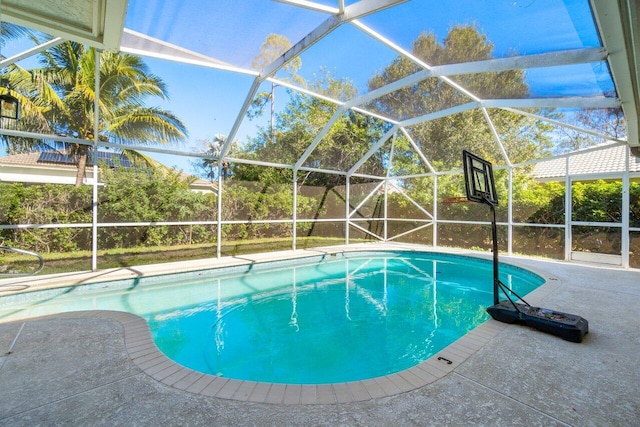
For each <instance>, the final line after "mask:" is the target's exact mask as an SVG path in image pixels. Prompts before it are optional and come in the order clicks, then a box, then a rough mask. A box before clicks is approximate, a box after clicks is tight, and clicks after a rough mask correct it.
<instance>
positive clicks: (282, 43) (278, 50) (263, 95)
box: [247, 33, 304, 143]
mask: <svg viewBox="0 0 640 427" xmlns="http://www.w3.org/2000/svg"><path fill="white" fill-rule="evenodd" d="M290 48H291V42H290V41H289V39H288V38H286V37H285V36H283V35H281V34H273V33H272V34H269V35H268V36H267V38H266V39H265V41H264V43H262V46H260V53H259V54H258V55H256V56H255V57H254V58H253V61H252V62H251V67H252V68H254V69H256V70H262V69H264V68H265V67H266V66H267V65H269V64H271V63H272V62H273V61H275V60H276V59H278V58H279V57H280V56H282V55H283V54H284V53H285V52H286V51H288V50H289V49H290ZM301 66H302V60H301V59H300V58H299V57H296V58H295V59H293V60H291V61H290V62H289V63H287V65H285V67H284V68H285V70H287V71H288V72H289V77H288V78H287V79H288V80H291V81H292V82H294V83H298V84H304V80H303V79H302V78H301V77H300V76H298V75H297V74H296V72H297V71H298V70H299V69H300V67H301ZM275 89H276V85H275V83H271V92H259V93H258V94H256V97H255V99H254V100H253V102H252V103H251V109H250V110H249V111H248V113H247V115H248V117H249V118H250V119H252V118H254V117H258V116H260V115H262V112H263V110H264V107H265V105H266V104H267V102H269V104H270V106H271V111H270V113H271V116H270V119H271V121H270V124H271V129H270V131H271V135H270V136H271V142H272V143H274V142H275V96H276V94H275Z"/></svg>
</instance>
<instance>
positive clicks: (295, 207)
mask: <svg viewBox="0 0 640 427" xmlns="http://www.w3.org/2000/svg"><path fill="white" fill-rule="evenodd" d="M291 219H292V220H293V224H292V227H293V228H292V230H291V249H292V250H294V251H295V250H296V248H297V240H298V221H297V220H298V170H297V169H294V170H293V215H292V216H291Z"/></svg>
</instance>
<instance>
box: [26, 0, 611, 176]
mask: <svg viewBox="0 0 640 427" xmlns="http://www.w3.org/2000/svg"><path fill="white" fill-rule="evenodd" d="M324 3H325V4H330V3H331V2H328V1H327V2H324ZM350 3H352V2H347V4H350ZM489 4H490V7H489ZM326 18H327V15H326V14H323V13H318V12H313V11H309V10H306V9H301V8H296V7H293V6H290V5H286V4H283V3H279V2H274V1H269V0H242V1H237V0H211V1H209V0H207V1H204V0H181V1H175V0H130V1H129V9H128V14H127V19H126V24H125V25H126V27H127V28H130V29H132V30H135V31H139V32H142V33H144V34H148V35H150V36H152V37H156V38H159V39H162V40H164V41H167V42H169V43H173V44H176V45H179V46H181V47H184V48H187V49H191V50H194V51H196V52H199V53H203V54H206V55H209V56H212V57H214V58H216V59H220V60H223V61H226V62H229V63H232V64H233V65H237V66H240V67H245V68H248V67H250V65H251V60H252V58H253V57H254V56H255V55H256V54H257V53H258V52H259V49H260V45H261V44H262V42H263V41H264V40H265V38H266V36H267V35H268V34H269V33H272V32H273V33H278V34H283V35H285V36H287V37H288V38H289V39H290V40H291V41H292V42H294V43H295V42H296V41H297V40H300V39H301V38H302V37H304V36H305V35H306V34H308V33H309V32H310V31H312V30H313V29H314V28H316V27H317V26H318V25H320V24H321V23H322V22H323V21H324V20H325V19H326ZM361 22H363V23H364V24H365V25H367V26H369V27H371V28H372V29H374V30H376V31H378V32H379V33H380V34H382V35H383V36H384V37H386V38H388V39H390V40H392V41H393V42H394V43H396V44H398V45H400V46H401V47H402V48H404V49H406V50H408V51H410V50H411V44H412V42H413V41H414V40H415V39H416V38H417V37H418V35H419V34H420V33H421V32H432V33H434V34H436V35H437V37H438V38H439V39H440V40H442V39H444V37H445V36H446V35H447V33H448V31H449V30H450V29H451V27H453V26H455V25H459V24H466V25H468V24H472V25H476V26H477V27H478V28H479V30H480V31H481V32H482V33H484V34H486V36H487V38H488V39H489V40H490V41H491V43H493V44H494V47H495V50H494V54H495V56H497V57H504V56H507V55H510V54H513V53H514V52H517V53H520V54H535V53H541V52H546V51H549V50H563V49H573V48H581V47H591V46H598V45H599V40H598V37H597V34H596V32H595V28H594V26H593V21H592V17H591V14H590V11H589V7H588V0H492V1H490V2H489V1H480V0H450V1H429V2H427V1H424V0H413V1H409V2H406V3H404V4H401V5H399V6H397V7H394V8H391V9H387V10H384V11H382V12H379V13H376V14H373V15H369V16H367V17H365V18H363V19H362V20H361ZM395 57H396V53H395V52H394V51H393V50H391V49H389V48H387V47H384V46H383V45H381V44H379V43H377V42H376V41H374V40H373V39H372V38H371V37H369V36H367V35H365V34H363V33H362V32H360V31H359V30H357V29H356V28H355V27H353V26H351V25H343V26H341V27H339V28H338V29H336V30H335V31H334V32H333V33H331V34H329V35H328V36H327V37H326V38H325V39H323V40H321V41H320V42H319V43H317V44H316V45H314V46H312V48H310V49H309V50H308V51H306V52H304V53H303V55H302V56H301V58H302V63H303V67H302V69H301V70H300V71H299V73H300V75H302V76H303V77H304V78H305V79H307V80H308V81H312V80H313V79H314V75H317V74H319V73H320V69H321V68H325V69H327V70H329V71H330V72H331V73H332V74H333V75H334V76H335V77H344V78H348V79H349V80H351V81H352V82H353V83H354V84H355V85H356V87H357V88H358V89H359V91H360V92H363V91H365V90H366V82H367V79H369V78H371V77H372V76H373V75H375V74H376V73H378V72H380V71H381V70H382V69H383V68H384V67H385V66H386V65H388V64H389V63H390V62H391V61H393V59H394V58H395ZM145 61H146V62H147V64H148V65H149V68H150V69H151V71H152V72H153V73H155V74H157V75H159V76H160V77H161V78H162V79H163V80H164V81H165V82H166V83H167V86H168V88H169V91H170V96H171V98H170V100H169V101H168V102H157V105H158V106H160V107H161V108H165V109H168V110H170V111H172V112H174V113H175V114H176V115H178V116H179V117H180V118H181V119H182V120H183V121H184V122H185V123H186V125H187V127H188V129H189V142H187V143H186V144H185V145H184V146H183V147H181V148H185V147H189V146H193V145H195V144H196V142H197V141H199V140H202V139H207V138H211V137H213V136H214V135H215V134H223V135H227V134H228V133H229V131H230V129H231V127H232V125H233V123H234V120H235V119H236V116H237V112H238V111H239V109H240V106H241V105H242V102H243V101H244V98H245V96H246V94H247V92H248V90H249V88H250V86H251V83H252V77H250V76H246V75H239V74H236V73H232V72H228V71H220V70H212V69H207V68H203V67H196V66H187V65H183V64H178V63H174V62H169V61H162V60H157V59H151V58H146V59H145ZM21 65H23V64H21ZM606 73H607V70H606V67H602V66H597V65H596V66H595V67H592V66H590V65H580V66H573V67H566V68H562V69H559V68H554V69H535V70H529V71H528V72H527V78H528V82H529V83H530V85H531V87H532V93H533V95H535V96H552V95H554V94H566V95H588V94H594V92H598V91H599V90H600V88H603V89H605V90H606V88H607V86H608V85H610V84H611V83H610V80H607V79H604V80H603V79H602V75H603V74H606ZM576 82H578V84H576ZM559 89H562V91H560V90H559ZM278 100H279V101H280V102H278V103H277V108H282V106H284V105H285V102H284V101H285V99H284V96H278ZM256 125H263V126H265V125H267V117H266V115H265V117H263V118H261V119H259V120H256V121H254V122H249V121H248V120H246V119H245V121H244V123H243V127H242V128H241V129H240V132H239V133H238V135H237V138H238V139H239V140H241V141H244V140H246V137H247V136H248V135H251V134H253V133H254V132H255V126H256ZM154 157H158V158H159V159H160V160H161V161H162V162H163V163H166V164H168V165H169V166H177V167H178V168H181V169H183V170H185V171H186V172H189V171H190V165H189V159H185V158H178V157H170V156H157V155H154Z"/></svg>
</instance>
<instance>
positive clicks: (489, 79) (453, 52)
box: [369, 25, 546, 169]
mask: <svg viewBox="0 0 640 427" xmlns="http://www.w3.org/2000/svg"><path fill="white" fill-rule="evenodd" d="M412 53H413V54H414V55H415V56H416V57H418V58H420V59H421V60H423V61H425V62H426V63H427V64H430V65H445V64H454V63H461V62H469V61H480V60H485V59H491V58H492V57H493V45H492V44H491V43H490V42H489V41H488V40H487V38H486V36H485V35H483V34H481V33H480V32H479V30H478V29H477V28H476V27H474V26H468V25H459V26H455V27H453V28H452V29H451V30H450V32H449V34H448V35H447V36H446V37H445V38H444V40H443V41H442V43H439V42H438V40H437V38H436V36H435V35H434V34H425V33H423V34H421V35H420V36H418V38H417V39H416V40H415V41H414V42H413V51H412ZM420 70H421V69H420V68H419V66H418V65H417V64H415V63H414V62H412V61H411V60H409V59H407V58H405V57H398V58H396V59H395V60H394V61H393V62H392V63H391V64H389V65H388V66H387V67H386V68H385V69H384V70H383V71H382V72H381V73H379V74H377V75H375V76H374V77H372V78H371V79H370V80H369V89H370V90H374V89H377V88H379V87H382V86H385V85H387V84H389V83H391V82H393V81H396V80H399V79H401V78H403V77H406V76H408V75H410V74H413V73H415V72H418V71H420ZM452 80H453V81H454V82H455V83H456V84H458V85H460V86H462V87H463V88H465V89H467V90H469V91H470V92H472V93H474V94H476V95H477V96H480V97H481V98H485V99H490V98H522V97H526V95H527V93H528V90H529V88H528V86H527V84H526V83H525V80H524V75H523V72H522V71H520V70H509V71H502V72H491V73H481V74H469V75H461V76H454V77H452ZM469 101H471V98H470V97H468V96H467V95H465V94H464V93H463V92H461V91H459V90H458V89H456V88H455V87H454V86H453V85H451V84H449V83H447V82H446V81H444V80H443V79H439V78H428V79H425V80H422V81H420V82H418V83H416V84H414V85H411V86H408V87H405V88H402V89H400V90H398V91H395V92H393V93H391V94H388V95H385V96H383V97H380V98H379V99H377V100H376V101H375V104H374V106H373V107H374V108H375V109H376V111H377V112H379V113H380V114H383V115H386V116H389V117H393V118H396V119H398V120H403V119H408V118H413V117H419V116H422V115H425V114H428V113H432V112H435V111H440V110H442V109H446V108H450V107H454V106H456V105H461V104H464V103H467V102H469ZM491 118H492V120H494V123H495V124H496V128H497V129H498V132H499V133H506V134H505V135H502V136H503V143H504V144H505V145H506V146H507V152H508V153H509V155H510V157H511V156H513V158H512V159H511V160H512V161H518V160H519V159H523V158H526V157H529V156H531V151H535V150H537V149H538V147H539V144H538V143H536V142H535V139H536V138H538V140H539V141H546V140H545V139H544V138H543V137H542V133H541V132H540V131H539V129H538V128H536V127H533V126H532V123H533V120H532V119H529V118H526V117H524V116H521V115H516V114H512V113H508V112H504V111H495V112H492V113H491ZM486 123H487V122H486V120H485V118H484V116H483V114H482V112H481V111H480V110H477V109H475V110H471V111H467V112H465V113H460V114H455V115H450V116H447V117H444V118H441V119H438V120H433V121H429V122H424V123H421V124H418V125H415V126H412V127H411V129H410V133H411V134H412V137H413V138H414V139H415V140H416V142H417V143H418V144H419V145H420V147H421V149H422V151H423V152H424V154H425V155H426V156H427V158H429V159H430V160H431V161H432V162H433V163H434V164H436V165H439V166H440V167H441V168H444V169H449V168H452V167H459V166H460V162H461V160H460V151H461V149H462V148H467V149H470V150H473V151H475V152H477V153H478V154H480V155H483V156H484V157H487V158H489V159H491V160H493V161H494V162H496V161H497V162H501V163H502V159H501V153H500V150H499V149H498V146H497V143H496V142H495V139H494V137H493V135H492V132H491V130H490V128H489V126H487V124H486ZM543 145H544V144H543Z"/></svg>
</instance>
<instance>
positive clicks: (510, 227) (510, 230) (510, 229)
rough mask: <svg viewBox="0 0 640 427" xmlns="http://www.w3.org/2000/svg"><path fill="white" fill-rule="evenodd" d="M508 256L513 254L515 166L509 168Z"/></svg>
mask: <svg viewBox="0 0 640 427" xmlns="http://www.w3.org/2000/svg"><path fill="white" fill-rule="evenodd" d="M507 203H508V205H507V255H512V254H513V166H509V189H508V193H507Z"/></svg>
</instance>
